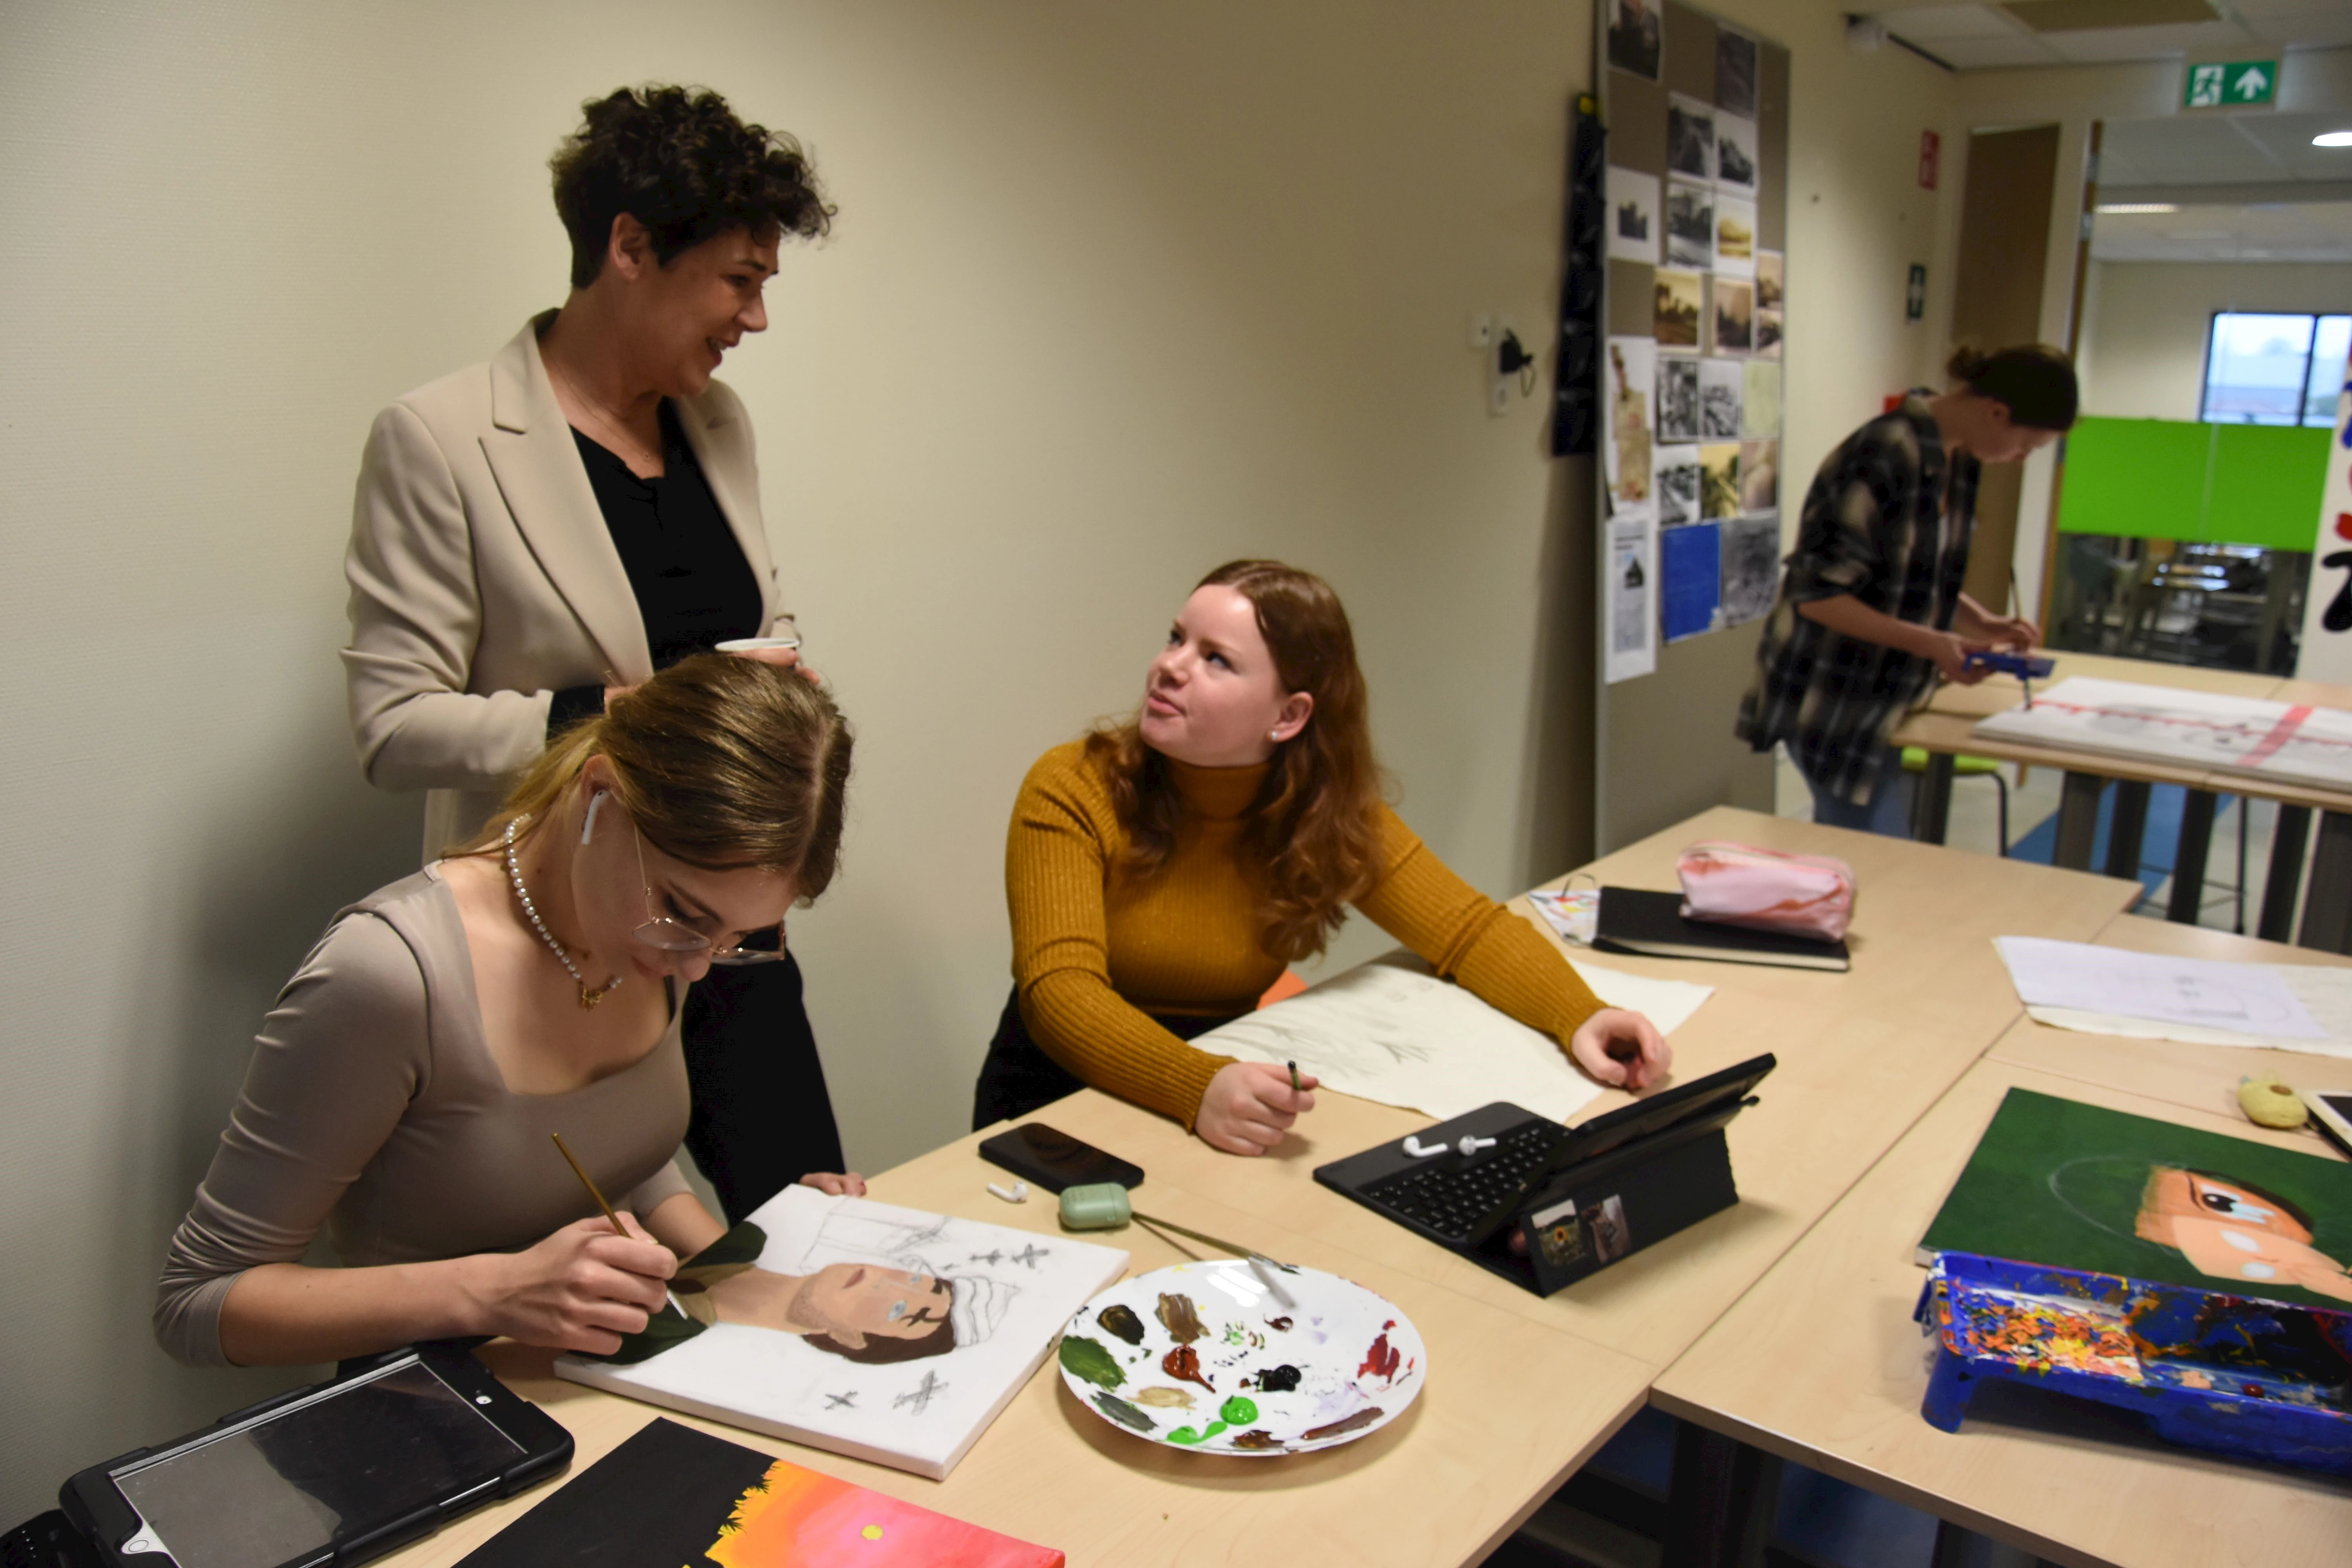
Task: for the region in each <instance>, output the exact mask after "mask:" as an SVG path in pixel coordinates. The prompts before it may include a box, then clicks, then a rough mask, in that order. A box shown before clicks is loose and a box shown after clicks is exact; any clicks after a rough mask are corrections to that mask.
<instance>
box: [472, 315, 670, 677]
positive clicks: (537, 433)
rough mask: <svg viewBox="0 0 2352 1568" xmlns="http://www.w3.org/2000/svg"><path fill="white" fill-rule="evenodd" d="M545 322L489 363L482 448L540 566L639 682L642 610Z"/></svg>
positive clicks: (612, 660)
mask: <svg viewBox="0 0 2352 1568" xmlns="http://www.w3.org/2000/svg"><path fill="white" fill-rule="evenodd" d="M549 314H552V312H549ZM546 320H547V316H546V315H541V316H537V317H534V318H532V320H531V321H530V322H529V323H528V324H527V325H526V326H525V327H524V328H523V330H522V331H520V332H518V333H516V334H515V337H514V341H513V342H509V343H508V344H507V346H506V347H505V348H503V349H500V350H499V353H498V355H497V357H496V358H494V359H492V360H491V361H490V426H491V427H490V428H489V429H488V430H485V431H484V432H483V433H482V456H483V457H484V458H487V459H488V462H489V465H490V473H491V475H492V477H494V478H495V479H497V480H498V485H499V495H500V496H501V497H503V498H504V499H505V500H506V503H507V511H508V513H509V515H510V516H511V517H512V518H513V519H514V524H515V528H516V530H517V531H520V533H521V534H522V536H523V539H524V541H525V542H527V543H528V544H529V545H530V552H531V554H532V555H533V556H535V557H536V558H537V559H538V561H539V564H540V569H541V571H543V572H545V573H546V574H547V579H548V581H549V582H551V583H552V584H554V585H555V591H556V592H557V593H559V594H561V595H563V599H564V602H565V603H566V604H567V605H571V607H572V614H573V615H575V616H579V617H580V624H581V625H582V626H585V627H587V628H588V635H589V636H590V637H593V638H595V640H596V646H597V647H598V648H599V649H600V650H602V652H603V653H604V658H605V659H606V661H607V668H609V670H610V672H611V674H612V675H613V676H614V678H615V679H616V680H617V681H618V682H619V683H620V684H623V685H635V683H636V682H638V681H641V680H645V679H650V678H651V677H652V675H653V672H654V661H653V654H652V652H651V650H650V649H649V648H648V647H646V625H645V618H644V617H643V616H640V615H639V614H638V613H637V596H636V594H635V592H634V591H633V590H632V589H631V588H630V587H629V574H628V573H627V571H626V570H625V569H624V568H623V567H622V565H621V554H620V552H619V551H617V550H615V549H614V548H613V536H612V535H611V533H609V532H607V531H605V527H604V510H603V509H602V508H600V507H599V506H598V505H597V504H596V491H595V488H594V487H593V486H592V485H591V484H589V482H588V470H587V468H584V467H583V466H582V464H581V461H580V449H579V447H576V446H574V445H573V444H572V426H570V425H569V424H567V423H565V421H564V418H563V409H562V406H561V405H559V404H557V402H556V401H555V388H554V386H553V385H552V384H550V383H549V381H548V379H547V367H546V366H545V365H544V364H542V363H540V358H539V329H540V326H541V323H542V322H544V321H546Z"/></svg>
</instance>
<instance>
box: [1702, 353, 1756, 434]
mask: <svg viewBox="0 0 2352 1568" xmlns="http://www.w3.org/2000/svg"><path fill="white" fill-rule="evenodd" d="M1745 384H1746V376H1745V375H1744V374H1742V371H1741V367H1740V363H1739V362H1738V360H1736V359H1704V360H1701V361H1699V362H1698V433H1699V437H1700V438H1701V439H1703V440H1708V441H1737V440H1738V439H1739V401H1740V394H1741V392H1742V391H1743V390H1744V389H1745Z"/></svg>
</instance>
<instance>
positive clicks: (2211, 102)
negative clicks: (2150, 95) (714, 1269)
mask: <svg viewBox="0 0 2352 1568" xmlns="http://www.w3.org/2000/svg"><path fill="white" fill-rule="evenodd" d="M2277 96H2278V61H2276V60H2237V61H2233V62H2231V63H2230V64H2227V65H2207V66H2190V67H2189V85H2188V89H2187V91H2186V92H2185V94H2184V95H2183V96H2182V99H2181V102H2182V104H2183V105H2184V106H2185V107H2187V108H2189V109H2242V108H2246V107H2248V106H2250V105H2253V104H2261V103H2268V102H2270V101H2271V100H2273V98H2275V97H2277Z"/></svg>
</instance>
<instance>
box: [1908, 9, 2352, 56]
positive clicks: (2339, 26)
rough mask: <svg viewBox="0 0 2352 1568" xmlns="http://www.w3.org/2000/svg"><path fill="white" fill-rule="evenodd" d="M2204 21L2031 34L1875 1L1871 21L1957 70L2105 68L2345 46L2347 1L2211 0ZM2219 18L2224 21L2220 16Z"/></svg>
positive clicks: (2000, 21) (1990, 17)
mask: <svg viewBox="0 0 2352 1568" xmlns="http://www.w3.org/2000/svg"><path fill="white" fill-rule="evenodd" d="M2213 9H2214V10H2215V12H2216V13H2217V15H2216V16H2214V18H2213V20H2211V21H2210V22H2189V23H2177V22H2176V23H2168V24H2159V25H2158V26H2139V27H2092V28H2085V29H2083V30H2080V31H2069V32H2048V33H2038V32H2035V31H2034V30H2033V29H2032V27H2029V26H2026V25H2025V24H2024V23H2023V22H2021V21H2020V20H2018V19H2017V17H2015V16H2011V14H2010V13H2009V12H2008V11H2006V10H2004V9H2003V8H2001V7H2000V6H1999V5H1948V4H1945V3H1943V0H1879V4H1877V5H1874V6H1872V8H1871V15H1872V16H1875V17H1876V18H1877V19H1878V20H1879V21H1882V22H1884V23H1885V24H1886V27H1887V30H1888V31H1889V32H1891V33H1893V34H1894V35H1895V37H1898V38H1901V39H1903V40H1904V41H1905V42H1906V43H1910V44H1916V45H1917V46H1918V47H1920V48H1922V49H1925V50H1926V51H1927V53H1929V54H1931V55H1934V56H1935V57H1936V58H1937V59H1940V60H1942V61H1944V62H1945V63H1947V64H1948V65H1951V66H1953V67H1956V68H1958V69H1961V70H1989V69H1993V68H2000V67H2004V66H2058V65H2106V64H2112V63H2116V62H2118V61H2124V60H2157V59H2173V58H2179V57H2180V56H2183V55H2187V54H2191V53H2196V54H2205V53H2208V52H2210V51H2214V50H2228V49H2236V48H2241V47H2249V46H2251V47H2260V48H2268V49H2289V48H2302V49H2312V48H2330V47H2336V46H2339V45H2346V44H2352V0H2214V3H2213ZM2221 13H2226V14H2227V15H2222V14H2221Z"/></svg>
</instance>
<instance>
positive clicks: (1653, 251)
mask: <svg viewBox="0 0 2352 1568" xmlns="http://www.w3.org/2000/svg"><path fill="white" fill-rule="evenodd" d="M1658 230H1659V219H1658V176H1657V175H1655V174H1640V173H1637V172H1636V171H1634V170H1632V169H1620V168H1618V167H1616V166H1615V165H1613V164H1612V165H1611V167H1610V170H1609V256H1610V258H1611V259H1612V260H1615V261H1642V262H1647V263H1648V264H1649V265H1651V266H1653V267H1655V266H1656V265H1657V264H1658V245H1659V240H1660V235H1659V232H1658Z"/></svg>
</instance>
